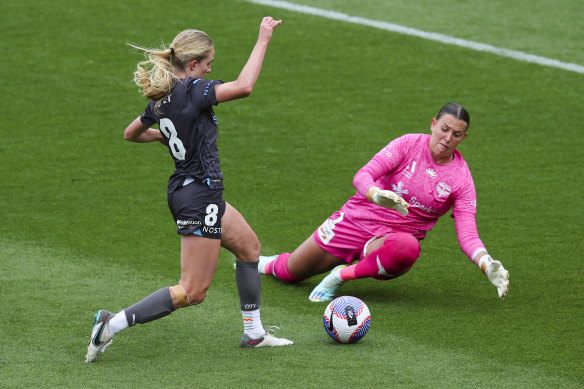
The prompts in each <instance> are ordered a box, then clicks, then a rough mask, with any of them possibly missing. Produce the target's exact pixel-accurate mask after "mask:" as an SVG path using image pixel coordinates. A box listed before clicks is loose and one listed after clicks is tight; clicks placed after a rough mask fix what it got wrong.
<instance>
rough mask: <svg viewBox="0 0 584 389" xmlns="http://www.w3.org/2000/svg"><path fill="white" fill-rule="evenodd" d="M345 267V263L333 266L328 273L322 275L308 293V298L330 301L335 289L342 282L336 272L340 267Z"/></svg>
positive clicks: (314, 300)
mask: <svg viewBox="0 0 584 389" xmlns="http://www.w3.org/2000/svg"><path fill="white" fill-rule="evenodd" d="M344 267H347V265H339V266H337V267H335V268H334V269H333V270H331V272H330V273H329V275H327V276H326V277H324V279H323V280H322V281H321V282H320V284H318V285H317V286H316V287H315V288H314V289H313V290H312V292H310V295H309V296H308V299H309V300H310V301H312V302H315V303H319V302H322V301H331V300H332V299H333V298H334V297H335V293H336V291H337V289H339V287H340V286H341V285H343V282H344V281H342V280H341V279H340V278H339V277H337V275H336V273H337V272H339V271H340V270H341V269H342V268H344Z"/></svg>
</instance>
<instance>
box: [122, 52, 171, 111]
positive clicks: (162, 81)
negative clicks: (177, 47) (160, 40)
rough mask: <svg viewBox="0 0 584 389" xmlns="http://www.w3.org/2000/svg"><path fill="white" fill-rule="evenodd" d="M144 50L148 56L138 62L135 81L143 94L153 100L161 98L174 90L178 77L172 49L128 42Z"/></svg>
mask: <svg viewBox="0 0 584 389" xmlns="http://www.w3.org/2000/svg"><path fill="white" fill-rule="evenodd" d="M128 44H129V45H130V46H132V47H134V48H136V49H138V50H142V51H143V52H144V55H145V56H146V57H147V58H148V59H147V60H145V61H141V62H140V63H138V66H137V68H136V71H135V72H134V82H135V83H136V85H138V87H139V88H140V89H141V91H142V94H143V95H144V96H146V97H147V98H149V99H151V100H156V101H158V100H161V99H163V98H165V97H166V96H168V94H169V93H170V91H171V90H172V86H173V84H174V80H175V79H176V78H177V77H176V76H175V75H174V74H173V72H172V65H171V54H170V49H147V48H144V47H140V46H136V45H134V44H131V43H128Z"/></svg>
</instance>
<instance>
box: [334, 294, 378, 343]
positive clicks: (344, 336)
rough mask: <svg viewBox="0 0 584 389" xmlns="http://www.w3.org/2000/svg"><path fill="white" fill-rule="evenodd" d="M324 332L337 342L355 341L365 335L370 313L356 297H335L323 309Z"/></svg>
mask: <svg viewBox="0 0 584 389" xmlns="http://www.w3.org/2000/svg"><path fill="white" fill-rule="evenodd" d="M323 324H324V329H325V330H326V333H327V334H329V336H330V337H331V338H332V339H334V340H336V341H337V342H339V343H355V342H357V341H358V340H359V339H361V338H362V337H364V336H365V334H366V333H367V331H369V326H370V324H371V314H370V313H369V308H368V307H367V305H365V303H364V302H363V301H361V300H359V299H358V298H357V297H352V296H341V297H337V298H336V299H334V300H333V301H331V302H330V304H329V305H328V306H327V307H326V309H325V310H324V316H323Z"/></svg>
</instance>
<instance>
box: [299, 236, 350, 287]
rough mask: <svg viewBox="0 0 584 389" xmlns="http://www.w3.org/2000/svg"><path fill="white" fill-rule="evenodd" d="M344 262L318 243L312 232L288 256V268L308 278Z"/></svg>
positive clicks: (301, 276)
mask: <svg viewBox="0 0 584 389" xmlns="http://www.w3.org/2000/svg"><path fill="white" fill-rule="evenodd" d="M344 263H345V261H343V260H342V259H340V258H337V257H335V256H334V255H332V254H330V253H328V252H326V251H325V250H324V249H323V248H322V247H320V246H319V245H318V244H316V242H315V241H314V238H313V235H312V234H311V235H310V236H309V237H308V238H307V239H306V240H305V241H304V242H303V243H302V244H301V245H300V246H298V248H297V249H296V250H294V252H293V253H292V254H291V255H290V258H288V270H289V271H290V272H291V273H292V274H294V275H295V276H297V277H300V278H308V277H311V276H314V275H316V274H321V273H325V272H327V271H329V270H331V269H332V268H334V267H335V266H338V265H342V264H344Z"/></svg>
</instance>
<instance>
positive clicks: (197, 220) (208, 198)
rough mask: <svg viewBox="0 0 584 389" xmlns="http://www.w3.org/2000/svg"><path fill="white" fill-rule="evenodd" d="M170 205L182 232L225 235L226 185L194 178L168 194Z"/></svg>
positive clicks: (207, 236)
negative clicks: (214, 185) (218, 186)
mask: <svg viewBox="0 0 584 389" xmlns="http://www.w3.org/2000/svg"><path fill="white" fill-rule="evenodd" d="M168 207H169V208H170V212H171V213H172V216H173V217H174V221H175V222H176V227H177V231H176V232H177V233H178V234H180V235H189V234H194V235H198V236H202V237H205V238H210V239H221V218H222V217H223V214H224V213H225V200H223V190H222V189H209V187H208V186H207V185H205V184H203V183H200V182H197V181H193V182H191V183H190V184H188V185H185V186H181V187H179V188H177V189H176V190H175V191H173V192H172V193H169V194H168Z"/></svg>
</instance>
